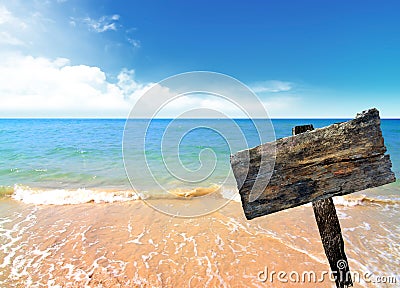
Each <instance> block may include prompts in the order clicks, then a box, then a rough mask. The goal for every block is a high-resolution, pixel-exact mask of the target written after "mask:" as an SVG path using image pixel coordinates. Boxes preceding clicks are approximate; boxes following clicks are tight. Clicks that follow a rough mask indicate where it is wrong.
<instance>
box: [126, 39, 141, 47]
mask: <svg viewBox="0 0 400 288" xmlns="http://www.w3.org/2000/svg"><path fill="white" fill-rule="evenodd" d="M127 40H128V42H129V44H131V45H132V46H133V47H135V48H140V46H141V44H140V41H139V40H136V39H132V38H130V37H128V38H127Z"/></svg>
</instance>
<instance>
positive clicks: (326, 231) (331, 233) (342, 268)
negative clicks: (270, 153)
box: [292, 124, 353, 288]
mask: <svg viewBox="0 0 400 288" xmlns="http://www.w3.org/2000/svg"><path fill="white" fill-rule="evenodd" d="M311 130H314V127H313V125H312V124H309V125H302V126H296V127H293V129H292V134H293V135H297V134H300V133H304V132H306V131H311ZM312 207H313V211H314V216H315V220H316V222H317V226H318V231H319V235H320V236H321V241H322V245H323V246H324V251H325V255H326V257H327V258H328V261H329V266H330V267H331V271H332V273H333V275H334V278H335V284H336V287H337V288H347V287H350V286H353V282H352V279H351V274H350V268H349V264H348V261H347V256H346V253H345V251H344V241H343V237H342V229H341V228H340V222H339V218H338V216H337V213H336V208H335V204H333V199H332V197H330V198H326V199H320V200H316V201H313V202H312Z"/></svg>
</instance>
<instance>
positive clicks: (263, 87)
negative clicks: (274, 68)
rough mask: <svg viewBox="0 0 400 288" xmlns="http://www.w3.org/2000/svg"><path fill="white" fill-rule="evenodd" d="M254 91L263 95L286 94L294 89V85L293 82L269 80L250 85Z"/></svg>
mask: <svg viewBox="0 0 400 288" xmlns="http://www.w3.org/2000/svg"><path fill="white" fill-rule="evenodd" d="M250 87H251V88H252V90H253V91H254V92H255V93H262V92H271V93H277V92H284V91H290V90H292V88H293V84H292V83H291V82H285V81H279V80H268V81H263V82H256V83H254V84H252V85H250Z"/></svg>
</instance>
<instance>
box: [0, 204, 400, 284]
mask: <svg viewBox="0 0 400 288" xmlns="http://www.w3.org/2000/svg"><path fill="white" fill-rule="evenodd" d="M171 204H172V205H181V204H178V203H176V202H173V201H172V202H171ZM0 206H1V207H0V208H1V209H0V211H1V212H0V230H1V233H0V235H1V236H0V241H1V242H0V244H1V249H0V263H1V264H0V284H1V287H43V286H45V287H47V286H49V287H297V286H299V285H301V286H304V287H315V286H316V285H317V286H318V287H334V283H333V282H332V281H330V280H329V279H328V276H325V281H324V282H323V283H314V282H313V281H311V283H298V282H297V283H293V282H291V281H290V280H288V276H286V279H287V280H288V283H283V282H281V281H278V280H277V279H276V277H277V276H276V275H274V277H275V278H273V279H272V282H271V278H270V277H268V279H266V281H265V282H262V281H260V279H259V276H261V277H262V278H263V277H264V278H265V275H266V274H268V275H269V274H270V272H272V271H276V272H278V271H285V272H286V273H288V274H289V273H290V272H291V271H297V272H298V273H299V274H300V275H301V273H302V272H303V271H314V272H315V273H316V275H317V278H320V275H321V273H322V271H329V266H328V263H327V260H326V257H325V255H324V252H323V248H322V244H321V242H320V239H319V234H318V230H317V226H316V224H315V220H314V218H313V212H312V208H311V207H310V206H303V207H297V208H293V209H289V210H286V211H282V212H278V213H275V214H272V215H269V216H267V217H261V218H257V219H254V220H251V221H247V220H245V218H244V216H243V212H242V208H241V205H240V203H237V202H233V201H232V202H230V203H229V204H228V205H227V206H225V207H224V208H222V209H221V210H219V211H217V212H215V213H212V214H209V215H206V216H202V217H197V218H177V217H171V216H168V215H165V214H162V213H160V212H158V211H155V210H154V209H153V208H151V207H149V206H148V205H146V204H145V203H144V202H143V201H140V200H138V201H130V202H120V203H107V204H94V203H86V204H78V205H38V206H35V205H28V204H23V203H20V202H16V201H13V200H2V201H0ZM381 208H382V207H380V208H379V209H378V208H377V207H376V206H374V205H369V206H355V207H346V206H340V205H339V206H338V214H339V218H340V221H341V225H342V231H343V234H344V239H345V248H346V252H347V256H348V258H349V261H350V262H349V263H350V269H351V270H352V271H360V272H367V271H371V272H374V275H399V274H400V268H399V267H400V266H399V259H400V257H399V256H400V251H399V250H400V249H399V244H398V243H399V241H398V239H400V233H399V227H398V226H399V225H398V223H397V221H398V220H397V218H395V219H393V218H391V217H397V216H398V211H397V210H396V208H393V207H392V206H389V207H388V208H387V210H386V211H385V209H381ZM389 219H393V221H391V222H390V221H389ZM266 269H268V273H261V271H265V272H267V270H266ZM260 273H261V274H260ZM259 274H260V275H259ZM292 276H294V274H293V275H292ZM317 281H318V279H317ZM306 282H308V281H306ZM361 282H362V283H360V284H358V283H356V284H355V285H356V287H357V286H359V287H360V286H361V287H377V286H378V287H395V284H380V285H377V284H376V283H375V284H371V283H370V284H368V283H365V282H363V281H361Z"/></svg>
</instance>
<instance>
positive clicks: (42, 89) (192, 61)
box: [0, 0, 400, 118]
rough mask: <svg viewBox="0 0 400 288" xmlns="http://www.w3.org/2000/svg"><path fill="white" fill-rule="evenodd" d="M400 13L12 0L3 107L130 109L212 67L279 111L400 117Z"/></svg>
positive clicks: (6, 111)
mask: <svg viewBox="0 0 400 288" xmlns="http://www.w3.org/2000/svg"><path fill="white" fill-rule="evenodd" d="M398 11H400V2H398V1H386V0H383V1H369V0H364V1H358V0H352V1H320V0H319V1H317V0H315V1H308V0H302V1H287V0H282V1H122V0H113V1H100V0H99V1H77V0H76V1H73V0H66V1H64V0H61V1H60V0H58V1H57V0H53V1H51V0H47V1H46V0H43V1H39V0H36V1H22V0H20V1H13V0H11V1H0V56H1V58H0V100H1V102H2V105H0V117H126V116H127V113H128V112H129V109H130V108H131V107H132V105H133V104H134V103H135V101H137V99H138V98H139V97H140V96H141V95H142V94H143V93H144V92H145V91H146V89H148V88H149V87H150V86H151V85H152V84H153V83H156V82H158V81H161V80H162V79H163V78H165V77H169V76H172V75H174V74H177V73H182V72H187V71H193V70H207V71H215V72H220V73H224V74H227V75H230V76H232V77H235V78H237V79H238V80H240V81H242V82H243V83H245V84H246V85H248V86H250V87H251V88H254V90H255V92H256V93H257V95H258V96H259V97H260V99H261V101H262V102H263V103H264V105H265V106H266V108H267V109H268V112H269V114H270V116H271V117H275V118H321V117H322V118H331V117H334V118H343V117H344V118H351V117H353V116H354V115H355V114H356V113H357V112H360V111H361V110H364V109H368V108H371V107H377V108H378V109H380V111H381V116H382V117H386V118H388V117H391V118H399V117H400V112H399V111H400V110H399V107H400V100H399V99H400V97H399V96H400V76H399V75H400V17H398ZM196 103H197V104H198V105H200V106H201V105H203V104H202V103H203V102H202V100H201V99H199V101H198V102H196ZM207 103H209V102H207ZM197 104H196V105H197Z"/></svg>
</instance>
